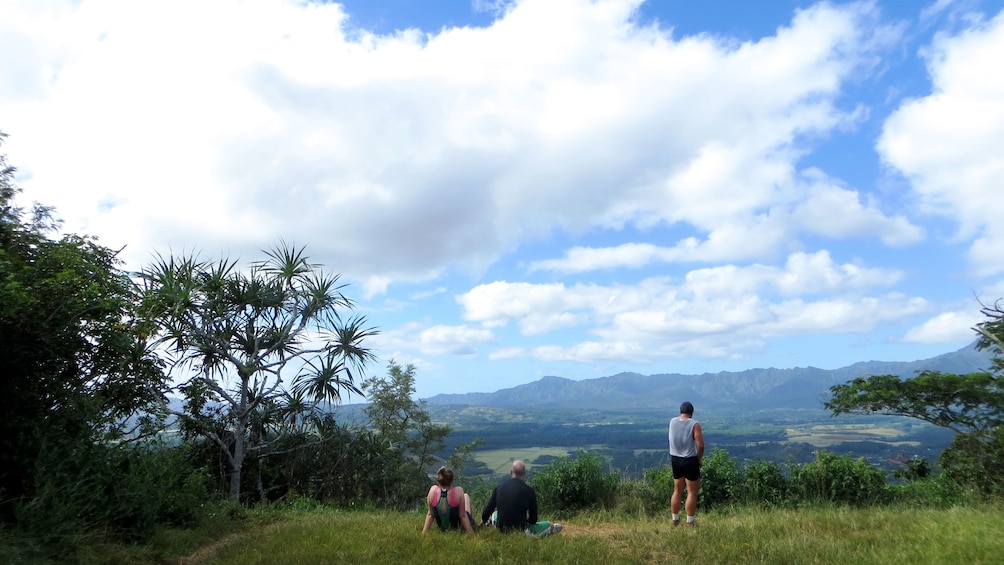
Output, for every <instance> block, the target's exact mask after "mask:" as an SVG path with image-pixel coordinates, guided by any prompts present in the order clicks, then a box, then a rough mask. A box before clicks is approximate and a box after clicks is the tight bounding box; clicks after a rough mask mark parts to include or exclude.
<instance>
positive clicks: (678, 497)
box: [669, 477, 689, 525]
mask: <svg viewBox="0 0 1004 565" xmlns="http://www.w3.org/2000/svg"><path fill="white" fill-rule="evenodd" d="M686 484H687V481H686V479H684V478H683V477H680V478H679V479H674V480H673V498H672V500H671V501H670V505H669V508H670V510H671V511H672V512H673V525H676V524H679V523H680V502H681V501H682V500H683V487H684V486H685V485H686ZM688 502H689V497H688Z"/></svg>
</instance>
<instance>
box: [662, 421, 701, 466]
mask: <svg viewBox="0 0 1004 565" xmlns="http://www.w3.org/2000/svg"><path fill="white" fill-rule="evenodd" d="M696 425H697V420H695V419H693V418H687V419H686V420H681V419H680V417H679V416H677V417H676V418H673V419H672V420H670V421H669V454H670V455H672V456H674V457H697V442H696V441H694V426H696Z"/></svg>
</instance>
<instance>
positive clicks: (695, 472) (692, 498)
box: [669, 402, 704, 526]
mask: <svg viewBox="0 0 1004 565" xmlns="http://www.w3.org/2000/svg"><path fill="white" fill-rule="evenodd" d="M669 456H670V458H671V460H672V465H673V501H672V505H671V509H672V511H673V525H674V526H679V525H680V499H682V498H683V489H684V487H686V489H687V504H686V508H687V525H688V526H693V525H694V516H695V515H696V514H697V493H698V492H699V491H700V490H701V465H702V464H703V463H704V432H702V431H701V423H700V422H698V421H697V420H695V419H694V405H693V404H691V403H690V402H684V403H683V404H681V405H680V415H679V416H677V417H676V418H673V419H672V420H670V421H669Z"/></svg>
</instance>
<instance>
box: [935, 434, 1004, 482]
mask: <svg viewBox="0 0 1004 565" xmlns="http://www.w3.org/2000/svg"><path fill="white" fill-rule="evenodd" d="M940 464H941V468H942V469H943V470H944V474H945V476H946V477H947V478H948V479H949V480H950V481H952V482H953V483H955V484H956V485H958V486H959V487H962V488H964V489H972V490H976V491H978V492H980V493H981V494H983V495H986V496H1000V495H1002V494H1004V427H997V428H995V429H993V430H991V431H989V432H987V433H986V434H980V435H978V434H975V433H969V434H958V435H956V436H955V440H954V441H953V442H952V444H951V445H949V446H948V448H947V449H945V451H943V452H942V453H941V459H940Z"/></svg>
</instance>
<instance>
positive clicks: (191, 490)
mask: <svg viewBox="0 0 1004 565" xmlns="http://www.w3.org/2000/svg"><path fill="white" fill-rule="evenodd" d="M54 447H56V446H54ZM187 451H188V450H187V449H186V448H185V447H183V446H182V447H157V446H152V445H140V446H128V445H109V444H92V445H89V446H86V447H84V446H79V447H78V448H77V449H75V450H72V451H68V450H65V449H59V448H56V449H52V448H50V447H49V446H44V447H43V449H42V455H41V457H40V458H39V461H38V466H37V468H38V472H39V476H38V478H37V488H38V490H37V492H36V494H35V496H33V497H32V498H30V499H22V500H21V501H19V502H18V504H17V505H16V508H15V512H16V516H17V528H18V531H19V532H21V535H22V536H23V538H24V539H26V540H27V539H30V540H32V541H33V544H34V545H37V546H38V547H39V548H40V553H42V554H45V555H50V556H54V557H59V556H68V555H72V554H73V553H74V552H76V551H77V549H78V546H79V544H80V543H82V541H83V540H84V539H85V538H86V537H87V536H89V535H94V533H95V532H102V535H104V536H106V537H108V538H110V539H112V540H118V541H122V542H131V543H132V542H143V541H146V540H149V539H150V537H151V536H152V535H153V534H154V533H155V532H156V531H157V530H158V529H159V528H162V527H164V526H175V527H189V526H191V525H193V524H195V523H196V522H197V521H198V520H199V519H200V518H201V516H202V514H203V511H204V507H205V505H206V504H207V502H208V501H210V500H211V497H210V495H209V493H208V491H207V488H206V487H207V484H206V476H205V471H204V470H203V469H198V468H194V467H192V466H191V465H190V464H189V461H188V452H187Z"/></svg>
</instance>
